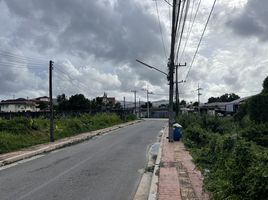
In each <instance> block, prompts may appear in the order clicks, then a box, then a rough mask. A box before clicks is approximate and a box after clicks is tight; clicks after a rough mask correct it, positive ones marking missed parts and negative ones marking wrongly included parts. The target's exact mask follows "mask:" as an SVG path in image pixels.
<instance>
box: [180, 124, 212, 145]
mask: <svg viewBox="0 0 268 200" xmlns="http://www.w3.org/2000/svg"><path fill="white" fill-rule="evenodd" d="M208 135H209V133H208V132H207V131H206V130H204V129H202V128H201V127H200V126H199V125H198V124H195V125H193V124H192V126H190V127H188V128H187V129H185V131H184V142H185V144H186V146H188V147H202V146H204V145H206V144H207V143H208V142H209V137H208Z"/></svg>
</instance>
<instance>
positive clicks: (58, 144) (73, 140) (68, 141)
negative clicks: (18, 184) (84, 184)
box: [0, 120, 142, 167]
mask: <svg viewBox="0 0 268 200" xmlns="http://www.w3.org/2000/svg"><path fill="white" fill-rule="evenodd" d="M141 121H142V120H136V121H133V122H127V123H124V124H119V125H115V126H112V127H108V128H104V129H100V130H96V131H92V132H88V133H82V134H79V135H76V136H72V137H69V138H63V139H60V140H58V141H55V142H54V143H47V144H43V145H47V146H45V147H43V148H37V149H34V150H28V152H27V150H25V152H26V153H21V154H19V155H15V156H11V157H8V158H5V159H3V160H0V167H2V166H4V165H8V164H11V163H14V162H17V161H20V160H24V159H27V158H31V157H33V156H36V155H39V154H43V153H48V152H51V151H54V150H56V149H60V148H63V147H66V146H70V145H74V144H77V143H81V142H83V141H85V140H89V139H91V138H93V137H95V136H98V135H103V134H105V133H108V132H111V131H114V130H117V129H120V128H124V127H126V126H130V125H133V124H137V123H140V122H141ZM37 146H38V145H37ZM39 146H41V145H39Z"/></svg>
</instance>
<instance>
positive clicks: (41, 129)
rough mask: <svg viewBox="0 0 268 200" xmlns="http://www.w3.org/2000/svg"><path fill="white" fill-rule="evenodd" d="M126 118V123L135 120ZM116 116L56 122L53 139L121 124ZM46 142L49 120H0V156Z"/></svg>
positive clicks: (120, 120) (99, 115) (106, 115)
mask: <svg viewBox="0 0 268 200" xmlns="http://www.w3.org/2000/svg"><path fill="white" fill-rule="evenodd" d="M134 119H135V118H134V117H128V118H127V121H130V120H134ZM123 122H124V121H123V120H122V119H120V117H119V116H117V115H115V114H98V115H94V116H92V115H81V116H79V117H65V118H60V119H55V139H56V140H57V139H61V138H65V137H69V136H74V135H77V134H80V133H83V132H89V131H94V130H98V129H102V128H106V127H109V126H113V125H116V124H120V123H123ZM46 142H49V120H48V119H42V118H38V119H27V118H14V119H11V120H4V119H0V154H1V153H7V152H11V151H15V150H18V149H21V148H25V147H30V146H33V145H36V144H42V143H46Z"/></svg>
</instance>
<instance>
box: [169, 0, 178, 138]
mask: <svg viewBox="0 0 268 200" xmlns="http://www.w3.org/2000/svg"><path fill="white" fill-rule="evenodd" d="M172 5H173V8H172V27H171V44H170V58H169V62H168V69H169V76H168V80H169V116H168V118H169V122H168V124H169V132H168V140H169V142H173V128H172V124H173V122H174V116H173V92H174V68H175V61H174V54H175V52H174V51H175V40H176V25H175V23H176V22H175V20H176V16H177V15H178V14H179V13H178V12H179V11H178V12H177V15H176V8H177V0H173V4H172ZM178 10H179V9H178Z"/></svg>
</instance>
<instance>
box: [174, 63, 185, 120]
mask: <svg viewBox="0 0 268 200" xmlns="http://www.w3.org/2000/svg"><path fill="white" fill-rule="evenodd" d="M178 67H186V63H185V64H184V65H181V64H180V63H179V64H178V65H176V117H178V115H179V112H180V99H179V86H178V84H179V83H183V82H185V81H180V82H178Z"/></svg>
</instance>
